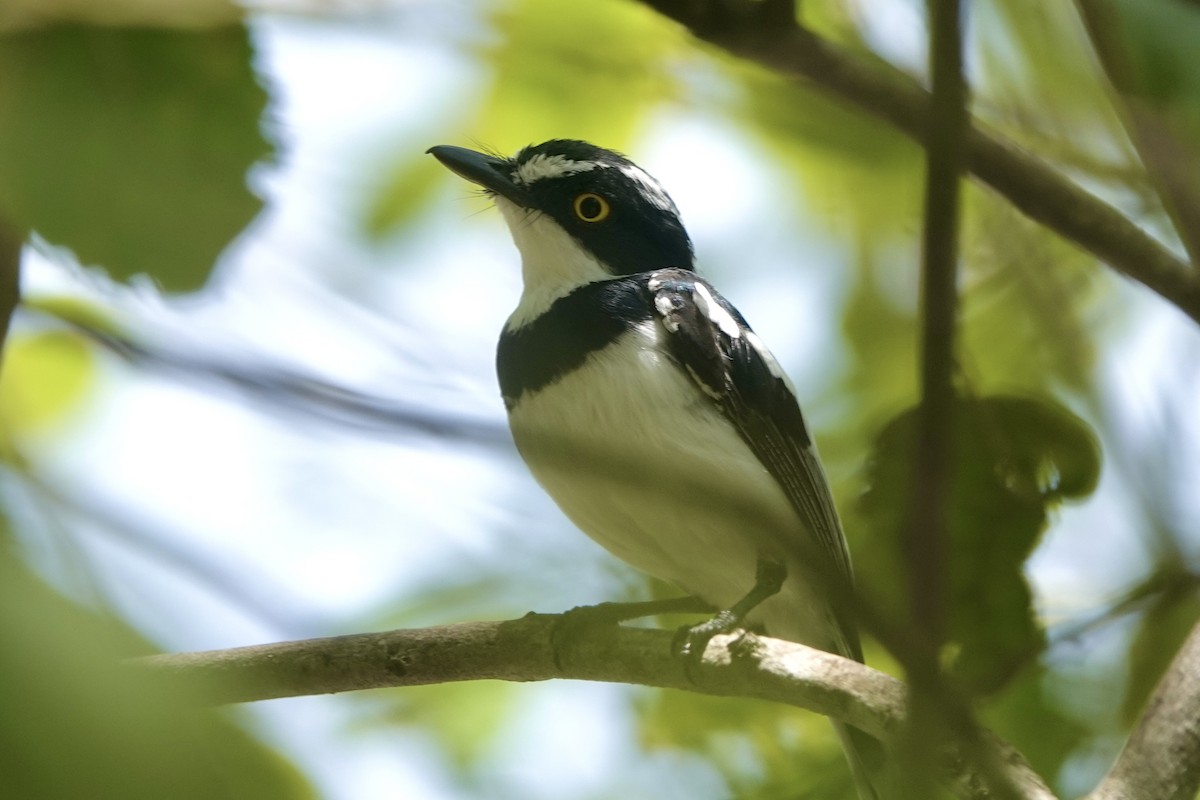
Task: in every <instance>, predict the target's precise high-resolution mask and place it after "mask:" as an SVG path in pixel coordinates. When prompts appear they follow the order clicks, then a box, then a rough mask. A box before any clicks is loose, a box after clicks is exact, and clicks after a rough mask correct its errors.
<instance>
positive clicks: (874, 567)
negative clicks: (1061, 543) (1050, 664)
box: [858, 396, 1100, 693]
mask: <svg viewBox="0 0 1200 800" xmlns="http://www.w3.org/2000/svg"><path fill="white" fill-rule="evenodd" d="M918 432H919V426H918V414H917V410H916V409H915V408H914V409H910V410H908V411H905V412H904V413H902V414H900V415H899V416H897V417H895V418H894V419H893V420H892V421H891V422H889V423H888V425H887V426H886V427H885V428H884V429H883V431H881V432H880V434H879V437H878V438H877V439H876V442H875V446H874V448H873V450H872V452H871V456H870V460H869V462H868V467H867V482H868V489H867V493H866V494H865V495H864V497H863V500H862V507H863V511H864V518H865V525H864V527H863V529H862V531H861V532H860V537H861V539H862V543H863V544H864V545H865V547H864V552H865V554H866V555H865V557H863V558H860V560H859V562H858V572H859V580H860V583H861V585H862V587H863V589H862V591H863V592H864V593H865V594H866V595H867V596H868V597H869V598H871V599H872V600H874V601H875V602H876V603H877V605H878V607H880V608H883V609H896V610H899V609H904V608H906V603H907V600H906V598H907V597H908V596H909V592H910V587H908V585H907V583H906V582H905V581H903V580H896V579H895V577H894V576H902V575H904V574H905V571H906V570H905V566H904V565H905V563H906V556H905V554H904V553H903V551H902V549H901V543H902V542H904V541H905V540H906V534H905V526H907V525H908V524H910V519H911V517H910V514H911V507H910V503H909V501H908V498H910V497H912V496H913V495H914V484H913V481H914V480H915V479H918V478H917V476H915V475H914V473H913V471H912V465H913V464H914V463H915V462H916V460H917V456H916V451H917V442H916V437H917V434H918ZM951 437H952V438H951V446H952V448H953V452H952V456H951V458H952V462H953V464H954V475H953V478H952V485H951V495H950V503H949V506H948V514H949V524H948V529H949V531H950V535H951V539H950V541H949V542H947V547H948V551H949V553H950V556H949V560H948V562H947V563H948V569H949V575H948V578H947V595H948V596H947V598H946V603H947V606H948V614H947V616H948V624H947V633H946V643H947V646H948V647H949V648H951V649H952V650H953V651H954V652H953V658H952V661H951V664H950V667H951V669H952V670H953V672H954V673H955V674H956V675H957V676H958V677H959V678H960V679H961V680H962V681H963V682H964V683H965V684H966V685H968V686H969V687H971V688H972V689H973V690H974V691H975V692H978V693H991V692H995V691H997V690H999V689H1001V688H1002V687H1003V685H1004V684H1005V683H1006V682H1007V681H1008V680H1009V679H1010V678H1011V677H1012V675H1013V674H1014V672H1015V671H1016V670H1017V669H1019V668H1021V667H1024V666H1025V665H1026V664H1027V663H1028V662H1029V661H1030V659H1031V658H1033V657H1034V656H1035V655H1036V654H1037V653H1039V652H1040V651H1041V649H1042V644H1043V639H1042V636H1043V634H1042V630H1041V627H1040V625H1039V624H1038V621H1037V619H1036V616H1035V614H1034V608H1033V597H1032V594H1031V592H1030V589H1029V586H1028V583H1027V581H1026V578H1025V573H1024V569H1023V567H1024V564H1025V560H1026V559H1027V558H1028V557H1029V555H1030V554H1031V553H1032V552H1033V548H1034V546H1035V545H1036V544H1037V542H1038V539H1039V538H1040V537H1041V534H1042V533H1043V531H1045V529H1046V526H1047V524H1048V517H1047V514H1048V512H1049V510H1050V509H1052V508H1053V507H1054V506H1055V505H1056V504H1057V503H1058V502H1059V501H1060V500H1062V499H1064V498H1080V497H1084V496H1086V495H1087V494H1089V493H1090V492H1091V491H1092V490H1093V489H1094V488H1095V486H1096V483H1097V481H1098V480H1099V476H1100V452H1099V448H1098V445H1097V443H1096V441H1095V438H1094V436H1093V434H1092V433H1091V429H1090V428H1089V427H1088V426H1087V425H1086V424H1085V423H1084V422H1083V421H1082V420H1080V419H1079V418H1078V417H1076V416H1074V415H1073V414H1071V413H1070V412H1068V411H1066V410H1065V409H1063V408H1061V407H1060V406H1056V405H1054V404H1051V403H1049V402H1046V401H1038V400H1033V399H1028V398H1021V397H1011V396H1009V397H1006V396H991V397H983V398H978V399H966V398H964V399H962V400H960V402H959V404H958V406H957V407H956V408H955V410H954V425H953V428H952V430H951ZM894 622H896V623H898V624H900V625H902V626H904V627H909V626H914V625H918V624H919V622H918V621H916V620H909V619H905V617H904V615H903V614H902V613H901V614H900V615H899V618H898V619H896V620H894Z"/></svg>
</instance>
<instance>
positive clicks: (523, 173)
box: [512, 153, 611, 186]
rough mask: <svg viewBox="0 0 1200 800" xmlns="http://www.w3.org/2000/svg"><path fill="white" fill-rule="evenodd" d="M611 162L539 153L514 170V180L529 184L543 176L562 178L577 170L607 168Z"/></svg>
mask: <svg viewBox="0 0 1200 800" xmlns="http://www.w3.org/2000/svg"><path fill="white" fill-rule="evenodd" d="M609 166H611V165H610V164H606V163H604V162H602V161H572V160H571V159H569V158H567V157H566V156H562V155H558V154H557V153H555V154H552V155H548V154H546V153H538V154H537V155H535V156H533V157H531V158H530V159H529V160H528V161H526V162H525V163H524V164H521V165H520V166H518V167H517V168H516V169H515V170H513V174H512V177H513V180H514V181H517V182H518V183H523V184H525V185H526V186H528V185H529V184H531V183H534V182H536V181H540V180H542V179H543V178H561V177H562V176H564V175H574V174H575V173H577V172H591V171H592V170H594V169H606V168H608V167H609Z"/></svg>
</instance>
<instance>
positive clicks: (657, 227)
mask: <svg viewBox="0 0 1200 800" xmlns="http://www.w3.org/2000/svg"><path fill="white" fill-rule="evenodd" d="M429 152H430V153H431V154H432V155H433V156H434V157H435V158H437V159H438V161H441V162H442V163H443V164H444V165H446V166H447V167H449V168H450V169H451V170H453V171H454V172H455V173H457V174H458V175H460V176H461V177H463V178H466V179H467V180H469V181H471V182H472V183H475V184H477V185H479V186H480V187H482V188H483V190H484V191H485V192H487V193H488V194H489V195H491V196H492V197H494V198H495V200H496V205H497V206H498V207H499V209H500V211H501V212H502V213H503V214H504V218H505V220H506V221H507V222H508V227H509V230H510V231H511V232H512V236H513V241H514V242H515V243H516V245H517V248H518V249H519V250H520V251H521V260H522V264H523V271H524V278H525V298H524V299H523V305H526V304H527V303H528V304H531V305H537V306H544V304H545V303H546V302H551V301H553V300H554V299H556V298H557V297H561V296H563V295H565V294H567V293H568V292H570V291H571V290H573V289H575V288H577V287H578V286H580V285H582V284H585V283H590V282H592V281H597V280H605V279H607V278H612V277H616V276H621V275H633V274H636V273H639V272H649V271H652V270H657V269H662V268H664V267H680V268H683V269H692V243H691V240H690V239H689V238H688V235H687V231H686V230H684V227H683V223H682V222H681V221H680V219H679V209H678V208H676V207H675V203H674V202H672V201H671V198H670V197H669V196H668V195H667V193H666V192H665V191H663V188H662V186H660V185H659V183H658V181H656V180H654V178H652V177H650V175H649V174H647V173H646V172H645V171H644V170H642V169H641V168H640V167H638V166H637V165H636V164H634V163H633V162H632V161H630V160H629V159H628V158H626V157H625V156H623V155H621V154H620V153H617V152H614V151H612V150H605V149H604V148H602V147H597V146H596V145H593V144H589V143H587V142H581V141H577V140H572V139H552V140H550V141H548V142H543V143H542V144H538V145H531V146H529V147H526V148H524V149H523V150H521V151H520V152H518V153H517V154H516V155H515V156H513V157H512V158H504V157H500V156H494V155H488V154H485V153H478V152H476V151H474V150H468V149H466V148H463V147H454V146H451V145H438V146H437V147H432V148H430V149H429ZM527 310H528V311H529V312H530V313H535V312H537V311H540V310H544V309H542V308H532V307H531V308H529V309H527Z"/></svg>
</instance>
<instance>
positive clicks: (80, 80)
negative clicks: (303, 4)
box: [0, 27, 269, 292]
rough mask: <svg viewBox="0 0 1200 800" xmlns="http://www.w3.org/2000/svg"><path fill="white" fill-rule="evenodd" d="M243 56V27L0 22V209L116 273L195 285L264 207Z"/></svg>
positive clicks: (261, 97) (260, 97)
mask: <svg viewBox="0 0 1200 800" xmlns="http://www.w3.org/2000/svg"><path fill="white" fill-rule="evenodd" d="M250 59H251V49H250V42H249V41H248V37H247V32H246V30H245V29H243V28H240V27H230V28H224V29H218V30H214V31H204V32H181V31H171V30H153V29H132V28H131V29H125V28H111V29H109V28H86V27H53V28H45V29H40V30H33V31H28V32H23V33H9V34H6V35H0V75H3V76H4V80H3V81H0V213H3V215H4V216H6V217H8V218H9V219H10V220H11V221H12V222H14V223H16V224H18V225H20V226H22V227H24V228H26V229H30V230H33V231H36V232H37V233H39V234H41V235H42V236H44V237H45V238H46V239H48V240H50V241H51V242H54V243H56V244H61V245H66V246H68V247H70V248H71V249H73V250H74V251H75V253H76V254H77V255H78V256H79V258H80V260H81V261H83V262H84V263H92V264H99V265H101V266H103V267H104V268H105V269H107V270H108V272H109V274H110V275H112V276H113V277H114V278H117V279H118V280H124V279H126V278H128V277H129V276H131V275H135V274H139V273H144V274H146V275H149V276H150V277H151V278H153V279H154V281H155V282H157V283H158V285H160V286H161V287H162V288H164V289H166V290H168V291H176V292H178V291H190V290H194V289H198V288H199V287H200V286H201V285H203V283H204V282H205V280H206V279H207V277H208V274H209V272H210V270H211V269H212V267H213V262H214V261H215V260H216V258H217V256H218V255H219V254H220V252H221V251H222V250H223V249H224V248H225V247H226V245H228V244H229V242H230V240H231V239H232V238H233V237H234V236H236V235H237V234H238V233H239V232H240V231H241V230H242V228H244V227H245V226H246V224H247V223H249V222H250V220H251V219H252V218H253V217H254V215H255V214H256V213H258V210H259V207H260V201H259V200H258V199H257V198H255V197H253V196H252V195H251V194H250V192H249V191H248V190H247V188H246V172H247V170H248V169H249V168H250V167H251V165H253V164H254V163H255V162H257V161H260V160H262V159H263V158H264V157H265V156H267V154H268V153H269V149H268V147H267V145H266V143H265V142H264V141H263V138H262V134H261V132H260V127H259V125H260V117H261V115H262V113H263V109H264V106H265V103H266V93H265V92H264V90H263V88H262V87H261V86H260V85H259V83H258V80H257V78H256V76H255V73H254V71H253V69H252V68H251V62H250Z"/></svg>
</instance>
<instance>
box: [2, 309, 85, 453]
mask: <svg viewBox="0 0 1200 800" xmlns="http://www.w3.org/2000/svg"><path fill="white" fill-rule="evenodd" d="M92 355H93V354H92V351H91V348H90V346H89V345H88V343H87V341H86V340H85V339H84V338H83V337H82V336H81V335H79V334H77V333H73V332H71V331H64V330H49V331H44V332H41V333H36V334H28V335H17V336H13V337H12V338H10V339H9V341H8V346H7V348H6V350H5V353H4V369H3V371H0V431H2V432H3V434H4V436H5V439H6V441H5V442H4V448H5V450H8V449H9V448H10V447H11V446H12V444H13V438H14V437H17V438H19V437H21V436H24V435H28V434H31V433H41V432H44V431H46V429H48V428H52V427H55V426H56V425H57V424H58V423H60V422H62V421H63V418H64V417H66V416H67V415H68V414H69V412H71V411H72V410H74V409H78V408H79V407H81V406H82V405H83V403H84V401H85V400H86V399H87V395H88V393H89V391H90V390H91V388H92V385H93V384H94V382H95V379H96V375H95V365H94V363H93V358H92Z"/></svg>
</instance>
